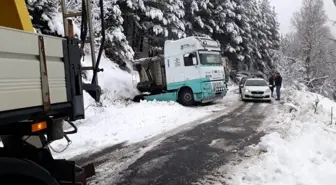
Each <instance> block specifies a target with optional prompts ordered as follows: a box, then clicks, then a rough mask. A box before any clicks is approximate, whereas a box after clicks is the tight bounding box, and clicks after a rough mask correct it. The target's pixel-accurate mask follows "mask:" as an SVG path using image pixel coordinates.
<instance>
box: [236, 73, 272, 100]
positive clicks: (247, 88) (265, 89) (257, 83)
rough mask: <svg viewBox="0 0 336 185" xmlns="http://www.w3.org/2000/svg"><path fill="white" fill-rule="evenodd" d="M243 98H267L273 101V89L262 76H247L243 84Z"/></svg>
mask: <svg viewBox="0 0 336 185" xmlns="http://www.w3.org/2000/svg"><path fill="white" fill-rule="evenodd" d="M240 88H241V99H242V100H243V101H245V100H266V101H271V90H270V88H269V86H268V84H267V82H266V80H264V79H262V78H247V79H246V81H245V83H243V84H241V86H240Z"/></svg>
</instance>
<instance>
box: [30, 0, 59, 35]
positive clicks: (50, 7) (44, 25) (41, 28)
mask: <svg viewBox="0 0 336 185" xmlns="http://www.w3.org/2000/svg"><path fill="white" fill-rule="evenodd" d="M26 4H27V8H28V12H29V14H30V16H31V20H32V23H33V26H34V28H35V30H36V31H37V32H39V33H43V34H48V35H55V36H61V35H63V34H64V30H63V26H60V25H59V24H60V23H61V22H60V21H62V17H60V14H59V12H58V5H59V3H58V2H57V1H53V0H26Z"/></svg>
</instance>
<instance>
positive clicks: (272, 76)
mask: <svg viewBox="0 0 336 185" xmlns="http://www.w3.org/2000/svg"><path fill="white" fill-rule="evenodd" d="M268 84H269V88H270V90H271V96H272V97H273V92H274V75H273V74H272V73H271V74H270V76H269V77H268Z"/></svg>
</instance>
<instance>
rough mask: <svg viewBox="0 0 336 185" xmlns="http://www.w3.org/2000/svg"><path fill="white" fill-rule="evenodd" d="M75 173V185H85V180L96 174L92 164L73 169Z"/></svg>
mask: <svg viewBox="0 0 336 185" xmlns="http://www.w3.org/2000/svg"><path fill="white" fill-rule="evenodd" d="M75 171H76V184H81V185H86V184H87V183H86V182H87V178H90V177H92V176H94V175H95V174H96V172H95V169H94V165H93V163H90V164H87V165H85V166H82V167H79V166H76V167H75Z"/></svg>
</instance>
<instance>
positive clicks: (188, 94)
mask: <svg viewBox="0 0 336 185" xmlns="http://www.w3.org/2000/svg"><path fill="white" fill-rule="evenodd" d="M179 102H180V103H181V104H182V105H184V106H192V105H194V104H195V100H194V94H193V92H192V90H191V89H187V88H185V89H181V90H180V92H179Z"/></svg>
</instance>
